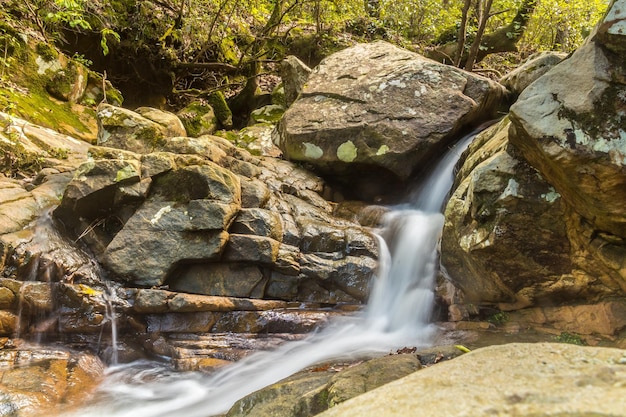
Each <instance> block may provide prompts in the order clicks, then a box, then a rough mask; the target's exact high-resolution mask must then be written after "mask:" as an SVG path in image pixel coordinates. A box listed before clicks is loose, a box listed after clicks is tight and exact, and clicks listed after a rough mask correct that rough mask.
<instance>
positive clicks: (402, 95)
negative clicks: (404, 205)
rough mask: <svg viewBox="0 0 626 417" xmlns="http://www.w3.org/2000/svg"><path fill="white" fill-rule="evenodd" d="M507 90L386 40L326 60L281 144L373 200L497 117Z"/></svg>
mask: <svg viewBox="0 0 626 417" xmlns="http://www.w3.org/2000/svg"><path fill="white" fill-rule="evenodd" d="M505 91H506V90H505V89H504V88H503V87H502V86H500V85H499V84H497V83H494V82H492V81H490V80H488V79H486V78H482V77H480V76H476V75H474V74H471V73H467V72H464V71H461V70H458V69H456V68H453V67H450V66H446V65H442V64H439V63H436V62H434V61H431V60H428V59H426V58H424V57H422V56H420V55H418V54H415V53H412V52H409V51H406V50H403V49H400V48H397V47H395V46H393V45H391V44H389V43H386V42H375V43H372V44H362V45H357V46H354V47H352V48H348V49H345V50H343V51H341V52H338V53H336V54H333V55H331V56H330V57H328V58H326V59H325V60H324V61H323V62H322V63H321V64H320V65H319V66H318V67H317V68H316V69H315V70H314V71H313V72H312V73H311V75H310V76H309V78H308V80H307V83H306V85H305V87H304V89H303V90H302V93H301V94H300V96H299V99H298V100H297V101H296V102H295V103H294V104H293V105H292V106H291V107H290V108H289V109H288V111H287V112H286V113H285V115H284V117H283V119H282V121H281V123H280V125H279V129H280V139H279V140H280V142H279V147H280V148H281V149H282V151H283V153H284V155H285V156H286V157H287V158H288V159H291V160H295V161H305V162H307V163H309V164H311V165H312V166H314V167H316V168H317V169H319V170H320V171H321V172H324V173H330V174H333V175H334V176H336V177H337V178H341V180H342V181H343V182H344V184H349V186H350V189H351V190H352V193H353V194H356V195H359V196H360V197H361V198H363V197H366V198H367V197H369V198H373V197H375V196H377V195H380V194H385V193H387V192H389V191H391V190H390V188H392V187H390V184H394V183H397V182H398V181H400V182H401V181H404V180H407V179H408V178H409V177H410V176H411V175H412V174H414V173H415V172H416V171H419V170H420V169H423V168H425V166H426V165H428V163H429V162H430V161H431V159H432V158H433V157H434V156H435V155H437V154H440V153H441V152H442V151H443V150H444V149H445V148H446V146H448V145H449V144H450V142H451V141H452V140H453V139H455V137H456V136H457V135H459V133H460V132H461V130H462V129H463V128H464V127H466V126H468V125H473V124H478V123H479V122H481V121H484V120H487V119H489V118H493V117H494V115H495V112H496V110H497V108H498V106H499V105H500V104H502V103H503V101H504V99H505V96H506V94H505Z"/></svg>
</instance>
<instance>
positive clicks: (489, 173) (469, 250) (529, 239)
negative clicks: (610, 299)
mask: <svg viewBox="0 0 626 417" xmlns="http://www.w3.org/2000/svg"><path fill="white" fill-rule="evenodd" d="M509 126H510V122H509V121H508V120H507V119H505V120H504V121H502V122H500V123H499V124H498V125H495V126H493V127H492V128H490V129H488V130H486V131H484V132H483V133H481V134H480V135H479V136H478V137H477V138H476V140H475V142H474V143H473V144H472V146H471V147H470V150H469V153H468V157H467V159H466V160H465V163H464V165H463V167H462V168H461V169H460V171H459V173H458V175H457V178H458V181H459V184H458V185H457V187H456V189H455V191H454V193H453V194H452V196H451V198H450V200H449V202H448V205H447V207H446V224H445V227H444V233H443V239H442V264H443V265H444V267H445V270H446V271H447V273H448V274H449V276H450V278H451V279H452V281H453V282H454V283H455V284H456V285H458V286H459V287H460V288H461V289H462V290H463V293H464V298H463V300H464V303H474V304H479V305H480V304H481V303H482V304H497V305H498V306H499V308H501V309H505V310H511V309H519V308H523V307H527V306H533V305H542V304H545V303H549V304H554V303H563V302H573V301H575V300H578V302H583V301H587V302H588V301H592V300H596V299H597V298H598V297H600V296H608V295H611V294H612V295H619V293H618V292H615V291H614V289H613V290H611V288H610V287H607V286H606V285H604V284H603V282H602V280H600V279H599V277H598V275H597V274H596V275H590V274H586V273H585V272H584V268H585V266H587V267H588V265H584V262H581V261H582V260H584V259H585V258H584V257H583V256H581V255H583V253H582V251H581V250H580V248H578V247H577V245H576V243H575V242H572V236H573V235H574V234H575V233H576V230H572V227H571V226H572V225H571V223H572V222H573V221H568V219H569V218H570V217H569V216H570V214H569V213H570V210H569V209H568V207H567V205H566V204H565V202H563V199H562V198H561V196H560V194H559V193H558V192H556V190H555V189H554V188H553V187H552V185H551V184H550V183H548V182H547V181H546V180H544V179H543V177H542V176H541V175H540V173H539V172H538V171H537V170H536V169H535V168H533V167H531V166H530V165H529V164H528V163H527V162H526V161H525V160H524V159H523V157H522V156H521V155H520V154H519V151H518V150H517V149H516V148H515V147H513V146H512V145H510V143H509V140H508V136H509ZM457 301H459V300H457ZM452 304H455V301H452Z"/></svg>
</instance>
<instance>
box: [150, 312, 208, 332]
mask: <svg viewBox="0 0 626 417" xmlns="http://www.w3.org/2000/svg"><path fill="white" fill-rule="evenodd" d="M216 320H217V318H216V316H215V314H213V313H212V312H209V311H203V312H196V313H165V314H148V315H147V316H146V322H147V323H148V329H147V330H148V332H149V333H196V332H197V333H208V332H209V331H210V330H211V328H212V327H213V324H215V322H216Z"/></svg>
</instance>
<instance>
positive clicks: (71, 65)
mask: <svg viewBox="0 0 626 417" xmlns="http://www.w3.org/2000/svg"><path fill="white" fill-rule="evenodd" d="M44 59H45V58H44ZM64 61H65V59H61V60H60V62H61V66H62V69H61V70H59V71H57V72H56V73H55V75H54V76H53V77H52V78H51V79H50V80H49V81H48V83H47V85H46V90H47V91H48V93H50V95H51V96H52V97H54V98H56V99H58V100H61V101H71V102H78V101H79V100H80V99H81V98H82V97H83V95H84V94H85V91H86V89H87V81H88V71H87V68H86V67H85V66H84V65H82V64H80V63H78V62H75V61H73V60H70V61H68V62H67V63H65V62H64Z"/></svg>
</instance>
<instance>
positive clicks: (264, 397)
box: [226, 354, 421, 417]
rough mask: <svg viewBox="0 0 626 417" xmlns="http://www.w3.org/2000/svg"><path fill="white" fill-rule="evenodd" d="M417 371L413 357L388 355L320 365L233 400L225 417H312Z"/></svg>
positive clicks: (419, 364)
mask: <svg viewBox="0 0 626 417" xmlns="http://www.w3.org/2000/svg"><path fill="white" fill-rule="evenodd" d="M420 368H421V363H420V360H419V357H418V356H417V355H411V354H401V355H389V356H383V357H380V358H376V359H372V360H369V361H365V362H364V363H357V364H354V365H351V366H348V367H346V368H345V369H341V368H340V365H337V366H330V365H320V366H318V367H315V368H313V369H309V370H305V371H302V372H300V373H297V374H295V375H293V376H291V377H289V378H286V379H285V380H282V381H280V382H277V383H275V384H273V385H270V386H269V387H266V388H263V389H261V390H259V391H257V392H254V393H252V394H250V395H248V396H246V397H244V398H242V399H241V400H239V401H237V402H236V403H235V404H234V405H233V406H232V408H231V409H230V411H229V412H228V413H227V414H226V416H227V417H244V416H269V415H271V416H275V417H281V416H284V417H287V416H300V417H308V416H314V415H317V414H318V413H320V412H322V411H324V410H326V409H328V408H330V407H334V406H336V405H337V404H340V403H342V402H344V401H346V400H348V399H350V398H353V397H356V396H358V395H360V394H363V393H365V392H367V391H370V390H373V389H375V388H377V387H379V386H381V385H384V384H386V383H388V382H391V381H394V380H396V379H399V378H402V377H404V376H406V375H408V374H410V373H412V372H415V371H417V370H419V369H420Z"/></svg>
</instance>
